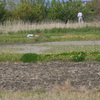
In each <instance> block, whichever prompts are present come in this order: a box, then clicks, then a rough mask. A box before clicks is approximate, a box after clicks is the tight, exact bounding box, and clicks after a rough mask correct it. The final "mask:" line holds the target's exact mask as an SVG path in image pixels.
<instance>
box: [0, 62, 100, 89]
mask: <svg viewBox="0 0 100 100" xmlns="http://www.w3.org/2000/svg"><path fill="white" fill-rule="evenodd" d="M67 80H70V83H71V86H72V87H74V88H79V87H81V86H85V87H86V88H88V89H92V88H95V87H98V86H100V63H95V62H90V63H87V62H79V63H73V62H68V63H67V62H66V63H62V62H54V63H49V62H48V63H9V62H7V63H0V91H4V90H13V91H18V90H21V91H29V90H32V91H34V90H37V89H47V90H48V89H51V88H53V87H54V86H55V85H57V84H59V85H63V84H64V83H65V82H66V81H67Z"/></svg>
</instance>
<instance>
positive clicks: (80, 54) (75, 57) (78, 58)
mask: <svg viewBox="0 0 100 100" xmlns="http://www.w3.org/2000/svg"><path fill="white" fill-rule="evenodd" d="M85 56H86V54H85V52H77V53H75V54H74V55H73V61H74V62H80V61H83V60H85Z"/></svg>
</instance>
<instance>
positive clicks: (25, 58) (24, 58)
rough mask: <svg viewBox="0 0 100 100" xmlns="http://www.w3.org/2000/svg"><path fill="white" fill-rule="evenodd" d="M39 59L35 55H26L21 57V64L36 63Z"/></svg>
mask: <svg viewBox="0 0 100 100" xmlns="http://www.w3.org/2000/svg"><path fill="white" fill-rule="evenodd" d="M38 59H39V55H37V54H35V53H26V54H24V55H23V56H22V57H21V61H23V62H28V63H29V62H37V61H38Z"/></svg>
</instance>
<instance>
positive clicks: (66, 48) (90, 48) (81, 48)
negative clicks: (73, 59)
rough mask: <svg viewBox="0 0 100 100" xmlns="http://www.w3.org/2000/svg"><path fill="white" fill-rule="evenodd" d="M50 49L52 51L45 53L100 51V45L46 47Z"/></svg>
mask: <svg viewBox="0 0 100 100" xmlns="http://www.w3.org/2000/svg"><path fill="white" fill-rule="evenodd" d="M45 46H47V47H50V48H51V49H48V50H45V51H43V53H48V54H49V53H50V54H56V53H64V52H72V51H75V52H77V51H87V52H92V51H100V45H45Z"/></svg>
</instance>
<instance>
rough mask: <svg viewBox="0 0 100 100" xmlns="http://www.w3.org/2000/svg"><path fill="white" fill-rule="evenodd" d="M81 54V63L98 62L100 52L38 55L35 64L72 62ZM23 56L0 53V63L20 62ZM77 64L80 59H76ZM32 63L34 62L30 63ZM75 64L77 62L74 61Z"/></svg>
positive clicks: (99, 60)
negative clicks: (82, 58)
mask: <svg viewBox="0 0 100 100" xmlns="http://www.w3.org/2000/svg"><path fill="white" fill-rule="evenodd" d="M82 53H84V54H85V58H84V60H83V61H85V62H96V61H97V62H100V51H98V52H86V51H84V52H81V51H79V52H75V51H73V52H72V51H71V52H66V53H60V54H58V53H56V54H38V55H39V58H38V59H37V62H73V57H74V56H75V55H76V54H77V55H76V56H77V57H79V56H80V57H83V55H81V54H82ZM23 55H24V54H16V53H1V54H0V62H7V61H9V62H22V61H21V57H22V56H23ZM78 59H79V60H78V62H79V61H80V59H81V58H78ZM31 62H34V61H31ZM76 62H77V61H76Z"/></svg>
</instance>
